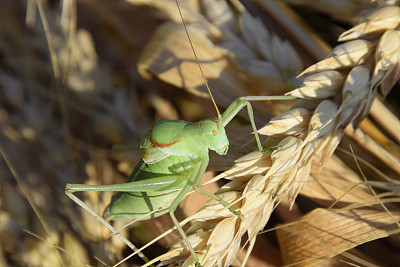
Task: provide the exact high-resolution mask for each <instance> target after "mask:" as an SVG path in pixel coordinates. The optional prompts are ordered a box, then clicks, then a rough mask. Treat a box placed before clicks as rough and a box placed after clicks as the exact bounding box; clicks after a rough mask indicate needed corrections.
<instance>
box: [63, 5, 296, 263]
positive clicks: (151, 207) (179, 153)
mask: <svg viewBox="0 0 400 267" xmlns="http://www.w3.org/2000/svg"><path fill="white" fill-rule="evenodd" d="M178 9H179V5H178ZM179 12H180V9H179ZM181 18H182V21H183V17H182V14H181ZM183 24H184V21H183ZM184 27H185V30H186V33H187V36H188V39H189V42H190V44H191V46H192V50H193V52H194V55H195V57H196V60H197V56H196V53H195V50H194V49H193V45H192V43H191V40H190V36H189V34H188V32H187V29H186V26H185V24H184ZM197 63H198V65H199V68H200V71H201V72H202V70H201V66H200V63H199V61H198V60H197ZM202 76H203V77H205V76H204V74H203V72H202ZM204 79H205V78H204ZM205 82H206V80H205ZM206 86H207V88H208V90H209V94H210V96H211V99H212V101H213V103H214V106H215V107H216V109H217V114H218V116H217V117H216V118H206V119H202V120H200V121H198V122H187V121H182V120H177V121H171V120H164V121H158V122H156V123H154V124H153V126H152V128H151V129H150V130H149V131H148V132H147V133H146V134H145V135H144V136H143V137H142V139H141V142H140V148H141V151H142V158H141V160H140V161H139V162H138V163H137V165H136V167H135V168H134V170H133V171H132V173H131V175H130V176H129V179H128V182H127V183H124V184H113V185H85V184H67V185H66V188H65V193H66V195H67V196H68V197H69V198H71V199H72V200H73V201H74V202H75V203H77V204H78V205H79V206H81V207H82V208H84V209H85V210H87V211H88V212H89V213H91V214H92V215H93V216H94V217H96V218H97V219H98V220H99V221H100V222H102V223H103V224H104V225H105V226H106V227H107V228H109V229H110V231H111V232H112V233H114V234H115V235H117V236H118V237H119V238H121V239H122V240H123V241H124V242H125V243H126V244H127V245H128V246H129V247H130V248H131V249H133V250H137V249H136V248H135V246H134V245H133V244H132V243H131V242H130V241H129V240H127V239H126V238H125V237H123V236H122V235H121V234H119V233H118V231H116V230H115V229H114V228H113V227H112V226H111V225H110V224H109V223H108V222H107V221H106V220H105V219H103V218H102V217H100V216H99V215H98V214H97V213H95V212H94V211H93V210H92V209H91V208H89V207H88V206H87V205H86V204H84V203H83V202H82V201H81V200H80V199H79V198H77V197H76V196H75V195H74V194H73V193H74V192H78V191H116V192H118V193H116V194H115V195H114V196H113V198H112V200H111V203H110V204H109V206H108V207H107V208H106V211H105V217H106V219H107V220H122V219H130V220H133V219H140V220H147V219H151V218H155V217H158V216H161V215H163V214H165V213H169V215H170V217H171V219H172V221H173V223H174V225H175V227H176V229H177V230H178V232H179V233H180V235H181V236H182V238H183V240H184V242H185V243H186V245H187V247H188V249H189V250H190V253H191V255H192V257H193V260H194V262H195V264H196V266H201V264H200V261H199V258H198V256H197V255H196V253H195V251H194V249H193V248H192V246H191V244H190V242H189V240H188V238H187V237H186V235H185V232H184V231H183V229H182V227H181V226H180V225H179V222H178V220H177V219H176V217H175V214H174V212H175V210H176V209H177V207H178V205H179V203H180V202H181V201H182V200H183V198H184V197H185V195H186V194H187V193H188V192H189V190H190V189H191V188H193V189H194V190H195V191H197V192H198V193H201V194H205V195H207V196H209V197H211V198H214V199H216V200H218V201H220V202H221V204H223V205H224V206H225V207H226V208H228V209H229V210H230V211H231V212H233V213H234V214H235V215H237V216H240V211H235V210H234V209H233V208H232V207H231V206H230V205H229V203H227V202H225V201H224V200H222V199H220V198H219V197H217V196H215V195H213V194H211V193H209V192H207V191H205V190H203V189H201V188H200V187H199V184H200V180H201V178H202V176H203V174H204V172H205V171H206V168H207V166H208V163H209V150H214V151H215V152H216V153H218V154H220V155H226V154H227V152H228V148H229V141H228V137H227V135H226V132H225V126H226V125H227V124H228V123H229V122H230V121H231V120H232V119H233V118H234V117H235V116H236V115H237V114H238V113H239V111H240V110H242V109H243V108H244V107H246V108H247V112H248V116H249V119H250V123H251V126H252V129H253V132H254V136H255V140H256V143H257V146H258V149H259V150H260V151H263V147H262V145H261V142H260V138H259V136H258V134H257V128H256V125H255V122H254V116H253V110H252V106H251V104H250V102H251V101H265V100H293V99H295V97H291V96H245V97H240V98H238V99H236V100H235V101H234V102H233V103H232V104H231V105H230V106H229V107H228V108H227V109H226V111H225V112H224V113H223V114H222V115H221V114H220V113H219V111H218V108H217V106H216V104H215V101H214V99H213V98H212V95H211V91H210V89H209V87H208V85H207V82H206ZM169 202H171V204H170V205H169V206H168V207H163V206H165V203H169ZM160 207H163V208H160ZM150 212H153V213H151V214H149V213H150ZM141 256H142V257H143V258H144V259H145V256H144V255H143V254H141Z"/></svg>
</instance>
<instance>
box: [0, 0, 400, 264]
mask: <svg viewBox="0 0 400 267" xmlns="http://www.w3.org/2000/svg"><path fill="white" fill-rule="evenodd" d="M181 2H182V3H180V5H181V7H182V8H183V10H184V12H183V13H184V16H186V17H185V21H186V23H187V24H188V26H189V32H191V37H192V39H193V43H194V45H195V50H196V52H197V53H198V54H199V60H200V63H201V64H202V67H203V68H204V71H205V75H206V77H207V78H208V80H209V82H210V86H211V88H212V92H213V94H214V97H215V99H216V101H217V104H218V106H219V108H220V109H221V110H223V109H224V108H225V107H227V105H229V103H231V102H232V101H233V100H234V99H235V98H236V97H238V96H243V95H255V94H265V95H282V94H284V93H285V92H287V91H289V90H291V89H293V88H296V87H297V86H298V85H299V84H300V83H301V80H300V79H296V76H297V75H298V74H299V73H300V72H301V71H302V69H303V68H305V67H307V66H309V65H311V64H313V63H315V62H316V61H318V60H321V59H322V58H324V57H325V56H326V55H327V54H328V53H329V51H330V46H334V45H336V40H337V37H338V36H339V35H340V34H341V33H342V32H343V31H345V30H346V29H348V28H350V27H351V25H353V24H354V23H356V22H358V21H359V20H360V19H361V18H362V17H363V16H364V14H366V13H367V12H368V11H370V10H372V9H373V8H375V7H376V6H377V4H378V3H377V2H376V1H367V0H364V1H362V0H357V1H356V0H347V1H346V0H343V1H328V2H327V1H301V0H297V1H294V0H291V1H290V0H288V1H266V0H265V1H242V4H239V2H236V1H231V2H229V4H228V5H227V6H228V7H229V8H230V9H229V10H230V13H225V11H226V10H225V11H224V10H223V9H218V8H217V6H218V5H217V6H213V3H212V2H213V1H181ZM214 2H218V1H214ZM221 10H222V11H224V12H219V11H221ZM245 10H248V13H247V11H246V12H245ZM243 12H245V13H243ZM239 14H245V15H246V16H253V17H256V18H257V23H255V24H254V25H257V27H249V28H246V27H244V26H246V25H245V24H240V21H241V19H243V18H242V17H240V16H241V15H239ZM226 17H229V20H228V19H225V18H226ZM227 21H229V22H231V25H229V27H230V29H234V30H233V31H232V32H228V31H222V32H221V31H220V30H221V29H224V28H223V27H225V26H226V24H229V23H228V22H227ZM232 21H236V22H235V23H232ZM250 21H252V20H250ZM240 25H241V26H243V27H240ZM247 26H248V25H247ZM258 31H261V32H258ZM252 34H253V35H257V34H266V35H268V38H267V39H268V40H270V42H269V43H268V44H263V45H265V46H266V49H267V50H268V49H270V50H271V51H273V52H272V54H271V55H269V54H268V53H266V55H267V56H265V55H264V54H262V53H261V52H260V51H259V50H262V48H260V47H255V44H254V42H252V41H251V40H252V37H251V35H252ZM227 36H228V37H227ZM227 39H229V40H236V41H237V42H233V41H231V42H229V43H228V42H226V40H227ZM268 46H269V47H268ZM257 49H259V50H257ZM268 55H269V56H268ZM211 59H212V60H211ZM398 89H399V88H398V85H397V86H396V87H395V88H394V89H393V90H392V93H391V94H390V95H389V96H388V98H387V101H386V105H387V106H388V107H389V110H390V112H392V113H391V114H392V115H393V116H394V118H395V119H396V118H397V117H398V112H399V109H398V100H399V99H400V98H399V96H398V95H399V93H398V92H399V91H398ZM289 106H290V103H289V104H288V103H266V104H260V103H257V105H255V107H254V109H255V116H256V120H257V123H258V124H259V125H261V124H262V123H265V122H267V121H268V119H269V118H271V117H272V116H273V115H276V114H278V113H279V112H281V111H282V110H285V109H287V108H288V107H289ZM385 112H387V109H386V111H385ZM374 114H376V115H378V117H379V114H382V113H381V111H375V113H374ZM242 115H243V116H241V117H238V118H237V119H235V120H234V121H233V122H232V125H230V126H229V129H228V135H229V138H230V142H231V149H230V152H229V154H228V155H227V156H226V157H218V156H216V155H214V154H213V153H212V155H211V162H210V166H209V172H207V173H206V177H205V179H207V177H208V178H210V177H212V176H213V174H214V173H215V172H218V171H222V170H226V169H227V168H229V167H230V166H231V165H232V164H233V161H234V160H235V159H237V158H238V157H240V156H242V155H244V154H246V153H247V152H249V151H252V150H253V149H254V144H253V142H250V143H249V141H251V140H252V137H251V135H249V134H248V133H250V132H251V130H250V128H249V125H248V123H247V120H246V116H245V113H243V114H242ZM214 116H216V112H215V109H214V107H213V105H212V103H211V101H210V99H209V98H208V95H207V93H206V91H205V86H204V81H203V79H202V77H201V75H200V72H199V69H198V66H197V64H196V61H195V58H194V56H193V52H192V50H191V48H190V46H189V42H188V39H187V37H186V36H185V34H184V32H183V25H182V22H181V20H180V16H179V13H178V9H177V7H176V4H175V1H155V0H154V1H151V0H149V1H145V0H131V1H123V0H116V1H105V0H102V1H98V0H97V1H94V0H70V1H41V0H37V1H34V0H27V1H19V0H2V1H0V152H1V154H2V158H1V160H0V266H88V265H91V266H103V265H112V264H115V263H117V262H118V261H119V260H121V259H123V258H124V257H125V256H127V255H129V254H130V250H129V249H128V248H126V246H125V245H124V244H123V243H122V242H121V241H119V240H118V239H117V238H114V237H112V238H108V234H109V233H108V231H107V230H106V228H105V227H104V226H102V225H101V224H100V223H98V222H97V221H96V220H95V219H94V218H92V217H91V216H90V215H89V214H87V213H86V212H85V211H84V210H83V209H82V208H80V207H79V206H77V205H75V203H73V202H72V201H71V200H70V199H69V198H67V197H66V195H65V193H64V186H65V184H66V183H85V184H113V183H123V182H124V181H126V177H127V176H128V175H129V174H130V172H131V171H132V169H133V167H134V166H135V164H136V162H137V161H138V159H139V158H140V152H139V151H138V150H136V149H132V150H130V151H127V152H119V153H116V152H114V151H112V147H113V146H114V145H130V146H133V147H137V146H138V145H139V142H140V138H141V137H142V136H143V135H144V133H145V132H146V131H147V130H148V129H150V128H151V125H152V124H153V123H154V122H155V121H157V120H161V119H168V120H176V119H183V120H188V121H196V120H199V119H201V118H204V117H214ZM397 126H398V122H397V121H396V122H395V123H394V124H392V127H397ZM385 127H387V126H384V125H382V124H380V123H379V122H377V118H376V117H373V115H372V117H371V118H370V119H369V120H368V121H367V122H366V123H364V124H362V126H361V128H362V131H363V134H365V136H367V137H368V138H369V139H368V140H372V141H371V142H373V143H374V145H373V146H371V144H370V143H369V144H365V143H366V142H364V141H365V140H366V139H365V138H366V137H365V136H362V137H355V136H351V135H346V137H345V138H344V140H343V142H342V145H341V147H342V148H343V149H344V150H346V151H349V144H352V147H353V149H354V153H355V155H357V156H362V158H363V160H365V162H368V163H369V164H370V165H372V166H374V167H375V168H377V169H379V170H380V171H381V172H382V173H381V174H377V172H376V171H374V170H373V169H372V168H371V167H369V166H368V167H367V164H365V162H362V169H363V172H364V174H365V176H366V177H368V179H370V178H371V179H376V180H381V176H383V175H384V174H385V175H389V176H390V177H392V178H397V179H398V177H399V173H400V165H399V163H398V162H399V155H400V153H399V148H398V144H399V135H398V132H397V136H396V134H393V133H391V130H390V129H389V130H388V129H387V128H385ZM389 128H390V127H389ZM392 130H393V129H392ZM357 138H360V139H357ZM361 140H363V141H361ZM336 156H337V157H340V159H341V160H340V161H339V160H338V159H335V160H337V162H340V164H339V163H337V162H336V161H335V163H336V164H337V165H334V166H335V167H333V169H335V170H336V173H334V174H333V173H329V175H328V174H325V176H324V177H325V178H326V179H332V180H330V182H329V183H330V184H335V182H334V181H335V180H334V178H332V176H335V175H336V176H337V175H338V173H339V172H340V175H345V176H346V177H354V179H355V180H351V179H352V178H349V179H350V180H351V181H354V184H356V183H357V179H360V176H358V175H357V174H355V172H358V170H357V167H356V165H355V162H354V159H353V158H352V156H351V153H350V155H349V154H346V153H344V152H338V153H337V155H336ZM388 159H389V160H388ZM343 162H344V163H343ZM345 163H346V164H345ZM330 167H331V166H328V167H327V170H328V171H329V170H330V169H329V168H330ZM352 170H354V171H355V172H353V171H352ZM330 175H331V176H330ZM397 181H398V180H397ZM217 186H218V185H211V187H209V190H210V191H213V190H214V191H215V190H216V188H217ZM397 186H398V185H397ZM396 190H397V191H396ZM307 192H308V191H307V190H305V192H304V193H303V194H302V196H300V197H299V198H298V201H297V204H296V206H295V207H294V209H293V212H292V213H289V211H288V204H285V203H282V205H280V206H279V207H278V208H277V210H276V213H274V215H273V217H272V218H271V221H270V222H269V224H268V227H269V228H272V227H274V226H276V225H278V224H283V223H288V222H291V221H295V220H296V219H297V218H300V217H301V216H302V215H304V214H306V213H307V212H309V211H312V210H313V209H315V208H317V207H320V206H325V207H328V206H329V205H330V204H332V203H333V202H334V201H335V200H338V198H339V197H340V196H341V194H342V193H343V191H340V192H341V193H334V192H331V191H329V192H325V193H326V194H325V195H328V196H329V197H326V199H323V197H321V199H322V201H316V200H315V199H313V198H310V197H309V196H307ZM112 194H113V193H112V192H106V193H95V192H88V193H85V194H77V195H78V196H79V197H80V198H81V199H84V201H85V203H86V204H87V205H89V206H90V207H92V208H93V209H94V210H95V211H96V212H98V214H100V215H101V214H102V212H103V210H104V208H105V207H106V206H107V204H108V202H109V200H110V198H111V196H112ZM321 194H322V193H321ZM398 194H399V189H398V187H397V189H396V187H395V186H393V191H391V195H390V196H391V197H392V198H393V200H392V202H396V201H398V199H397V198H398ZM198 197H199V196H191V197H190V198H188V199H185V202H184V203H182V207H181V209H180V210H179V211H178V217H179V218H180V219H183V218H185V216H186V215H185V214H191V213H193V212H195V211H196V210H197V209H198V208H200V207H201V205H202V203H203V202H204V201H205V200H204V199H201V200H197V198H198ZM321 199H320V200H321ZM396 199H397V200H396ZM397 208H398V207H396V209H397ZM394 209H395V208H394ZM123 225H124V223H121V222H118V223H116V224H115V226H116V227H117V228H119V227H121V226H123ZM171 225H172V224H171V222H170V219H169V217H168V216H162V217H161V218H159V219H158V220H152V221H148V222H141V223H136V224H134V225H133V226H130V227H128V228H125V229H123V230H121V232H122V233H123V234H124V235H125V236H127V238H129V239H130V240H132V242H134V243H135V244H136V245H138V246H140V245H143V244H146V243H147V242H148V241H149V240H151V239H152V238H154V237H155V236H156V235H157V234H156V233H162V232H163V231H165V230H166V229H168V228H169V227H170V226H171ZM390 229H391V230H390V231H393V233H395V232H396V230H395V229H396V227H395V228H393V229H392V228H390ZM391 234H392V232H389V230H388V232H387V233H385V234H382V235H383V236H384V235H386V236H388V235H391ZM383 236H379V237H383ZM175 238H176V235H175V236H174V235H172V236H169V237H167V238H166V239H163V240H161V241H160V242H158V243H157V244H154V245H152V246H151V247H150V248H149V249H147V250H145V253H146V255H147V256H148V257H149V258H154V257H156V256H157V255H159V254H160V253H161V252H163V251H167V246H168V244H169V243H171V242H173V241H174V240H175ZM259 239H260V240H259V241H258V242H257V243H258V244H257V246H256V248H255V251H254V253H253V255H254V256H253V259H251V261H250V262H249V265H248V266H278V265H282V257H284V255H283V254H282V251H281V250H280V248H279V242H278V240H277V237H276V233H275V231H270V232H268V233H266V234H263V235H261V236H260V237H259ZM374 239H377V240H375V241H373V242H369V243H367V244H365V245H361V246H359V247H358V249H357V250H356V249H354V251H353V252H354V253H355V254H356V255H358V256H359V257H360V258H364V259H365V258H367V261H368V262H370V263H371V264H372V263H373V264H378V265H381V266H382V265H383V266H399V265H398V263H399V262H400V258H399V255H398V251H399V249H400V240H399V238H398V236H396V235H393V236H391V237H390V238H386V239H378V237H377V238H374ZM369 240H372V239H369ZM364 242H365V241H364ZM361 243H363V242H361V241H360V244H361ZM366 255H367V256H368V257H367V256H366ZM340 263H343V262H341V261H340V258H339V259H334V260H332V261H329V260H327V261H324V262H323V263H319V264H320V265H321V266H328V265H337V266H339V265H340ZM125 264H126V265H130V266H132V265H133V264H138V265H140V264H142V262H141V261H140V259H137V258H133V259H130V260H129V261H128V262H127V263H124V264H122V265H123V266H124V265H125ZM359 264H361V263H359ZM361 265H362V264H361Z"/></svg>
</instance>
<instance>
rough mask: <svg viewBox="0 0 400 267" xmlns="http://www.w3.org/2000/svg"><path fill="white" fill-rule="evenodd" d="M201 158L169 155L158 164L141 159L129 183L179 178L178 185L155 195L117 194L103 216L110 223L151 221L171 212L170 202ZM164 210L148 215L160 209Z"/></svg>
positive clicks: (149, 193)
mask: <svg viewBox="0 0 400 267" xmlns="http://www.w3.org/2000/svg"><path fill="white" fill-rule="evenodd" d="M201 158H202V157H199V156H195V155H192V156H169V157H167V158H165V159H163V160H161V161H159V162H156V163H153V164H146V163H144V162H143V160H140V161H139V163H138V164H137V165H136V167H135V169H134V170H133V171H132V173H131V175H130V176H129V181H138V180H146V179H149V178H155V177H162V176H165V175H171V174H172V175H176V177H178V180H177V183H176V184H174V186H173V188H174V191H172V190H166V191H156V192H118V193H116V194H115V195H114V196H113V197H112V199H111V202H110V205H109V206H108V207H107V208H106V210H105V213H104V216H105V218H106V219H108V220H134V219H140V220H148V219H151V218H156V217H158V216H161V215H163V214H165V213H167V212H168V207H169V205H168V204H169V203H170V202H172V201H173V200H174V199H175V198H176V196H177V195H178V194H179V192H180V190H181V189H182V188H183V186H184V185H185V184H186V182H187V179H185V177H188V176H190V175H192V174H193V173H194V172H197V169H196V170H195V169H194V167H193V166H195V165H196V163H198V162H199V160H201ZM163 206H164V208H162V209H160V210H158V211H157V212H154V213H152V214H150V215H147V216H145V217H143V218H142V216H144V215H146V214H147V213H149V212H151V211H154V210H156V209H158V208H160V207H163Z"/></svg>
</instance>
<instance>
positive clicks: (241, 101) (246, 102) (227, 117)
mask: <svg viewBox="0 0 400 267" xmlns="http://www.w3.org/2000/svg"><path fill="white" fill-rule="evenodd" d="M295 99H297V98H296V97H294V96H243V97H239V98H237V99H236V100H235V101H233V103H232V104H230V105H229V107H228V108H227V109H226V110H225V112H224V113H223V114H222V116H221V124H222V125H223V126H224V127H225V126H226V125H227V124H228V123H229V122H230V121H231V120H232V119H233V118H234V117H235V116H236V115H237V114H238V113H239V112H240V111H241V110H242V108H244V107H245V106H246V107H247V113H248V115H249V119H250V124H251V127H252V129H253V132H254V137H255V139H256V142H257V147H258V149H259V150H260V151H261V152H266V151H268V150H270V149H264V148H263V146H262V144H261V141H260V137H259V136H258V132H257V127H256V124H255V122H254V115H253V108H252V106H251V103H250V102H251V101H267V100H295Z"/></svg>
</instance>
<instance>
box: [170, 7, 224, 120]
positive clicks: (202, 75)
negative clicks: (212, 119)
mask: <svg viewBox="0 0 400 267" xmlns="http://www.w3.org/2000/svg"><path fill="white" fill-rule="evenodd" d="M175 2H176V5H177V7H178V10H179V14H180V15H181V19H182V23H183V27H185V32H186V35H187V37H188V39H189V43H190V46H191V47H192V51H193V54H194V57H195V58H196V62H197V65H198V66H199V69H200V72H201V77H203V80H204V83H205V84H206V87H207V90H208V93H209V94H210V97H211V100H212V102H213V104H214V107H215V110H216V111H217V114H218V119H220V118H221V113H219V110H218V107H217V104H216V103H215V100H214V97H213V96H212V93H211V90H210V87H209V86H208V82H207V78H206V76H205V75H204V73H203V69H202V68H201V65H200V62H199V59H198V58H197V54H196V51H195V50H194V47H193V43H192V40H191V39H190V35H189V32H188V30H187V28H186V23H185V20H184V19H183V15H182V11H181V8H180V7H179V3H178V0H175Z"/></svg>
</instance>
